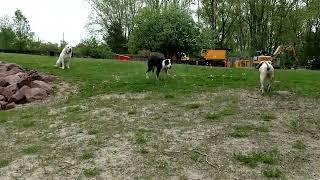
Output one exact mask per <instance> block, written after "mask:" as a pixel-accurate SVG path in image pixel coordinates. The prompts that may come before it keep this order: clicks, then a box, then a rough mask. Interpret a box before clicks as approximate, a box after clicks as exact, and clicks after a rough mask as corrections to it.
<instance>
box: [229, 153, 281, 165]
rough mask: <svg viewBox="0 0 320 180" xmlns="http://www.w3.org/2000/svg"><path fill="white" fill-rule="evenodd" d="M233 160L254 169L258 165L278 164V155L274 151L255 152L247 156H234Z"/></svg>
mask: <svg viewBox="0 0 320 180" xmlns="http://www.w3.org/2000/svg"><path fill="white" fill-rule="evenodd" d="M234 158H235V159H236V160H237V161H239V162H241V163H243V164H244V165H247V166H249V167H252V168H254V167H256V166H257V165H258V163H263V164H276V163H277V162H279V161H280V160H279V154H278V151H276V150H271V151H256V152H251V153H248V154H234Z"/></svg>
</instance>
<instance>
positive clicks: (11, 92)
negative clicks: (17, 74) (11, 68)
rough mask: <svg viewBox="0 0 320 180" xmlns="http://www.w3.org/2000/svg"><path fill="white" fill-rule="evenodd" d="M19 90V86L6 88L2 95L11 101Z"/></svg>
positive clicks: (12, 85) (14, 85) (13, 85)
mask: <svg viewBox="0 0 320 180" xmlns="http://www.w3.org/2000/svg"><path fill="white" fill-rule="evenodd" d="M18 90H19V88H18V86H17V84H11V85H9V86H7V87H5V88H4V89H3V90H2V93H1V94H2V95H3V96H4V97H6V98H7V99H10V98H11V96H12V95H14V94H15V93H16V92H17V91H18Z"/></svg>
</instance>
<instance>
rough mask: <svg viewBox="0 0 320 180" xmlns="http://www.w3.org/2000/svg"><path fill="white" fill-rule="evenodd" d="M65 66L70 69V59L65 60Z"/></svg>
mask: <svg viewBox="0 0 320 180" xmlns="http://www.w3.org/2000/svg"><path fill="white" fill-rule="evenodd" d="M66 67H67V69H70V60H68V61H66Z"/></svg>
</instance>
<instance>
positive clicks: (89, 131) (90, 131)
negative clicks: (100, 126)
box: [88, 129, 99, 135]
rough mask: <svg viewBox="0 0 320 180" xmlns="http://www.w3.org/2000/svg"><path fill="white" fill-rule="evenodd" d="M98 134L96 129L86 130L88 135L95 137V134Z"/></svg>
mask: <svg viewBox="0 0 320 180" xmlns="http://www.w3.org/2000/svg"><path fill="white" fill-rule="evenodd" d="M98 132H99V130H97V129H89V130H88V134H89V135H95V134H98Z"/></svg>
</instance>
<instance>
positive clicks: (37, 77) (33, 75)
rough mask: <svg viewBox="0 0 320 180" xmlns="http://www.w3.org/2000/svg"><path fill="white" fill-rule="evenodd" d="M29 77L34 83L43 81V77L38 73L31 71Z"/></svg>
mask: <svg viewBox="0 0 320 180" xmlns="http://www.w3.org/2000/svg"><path fill="white" fill-rule="evenodd" d="M28 76H29V77H30V78H31V80H32V81H34V80H42V76H41V75H40V74H39V73H38V72H37V71H31V72H29V73H28Z"/></svg>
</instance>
